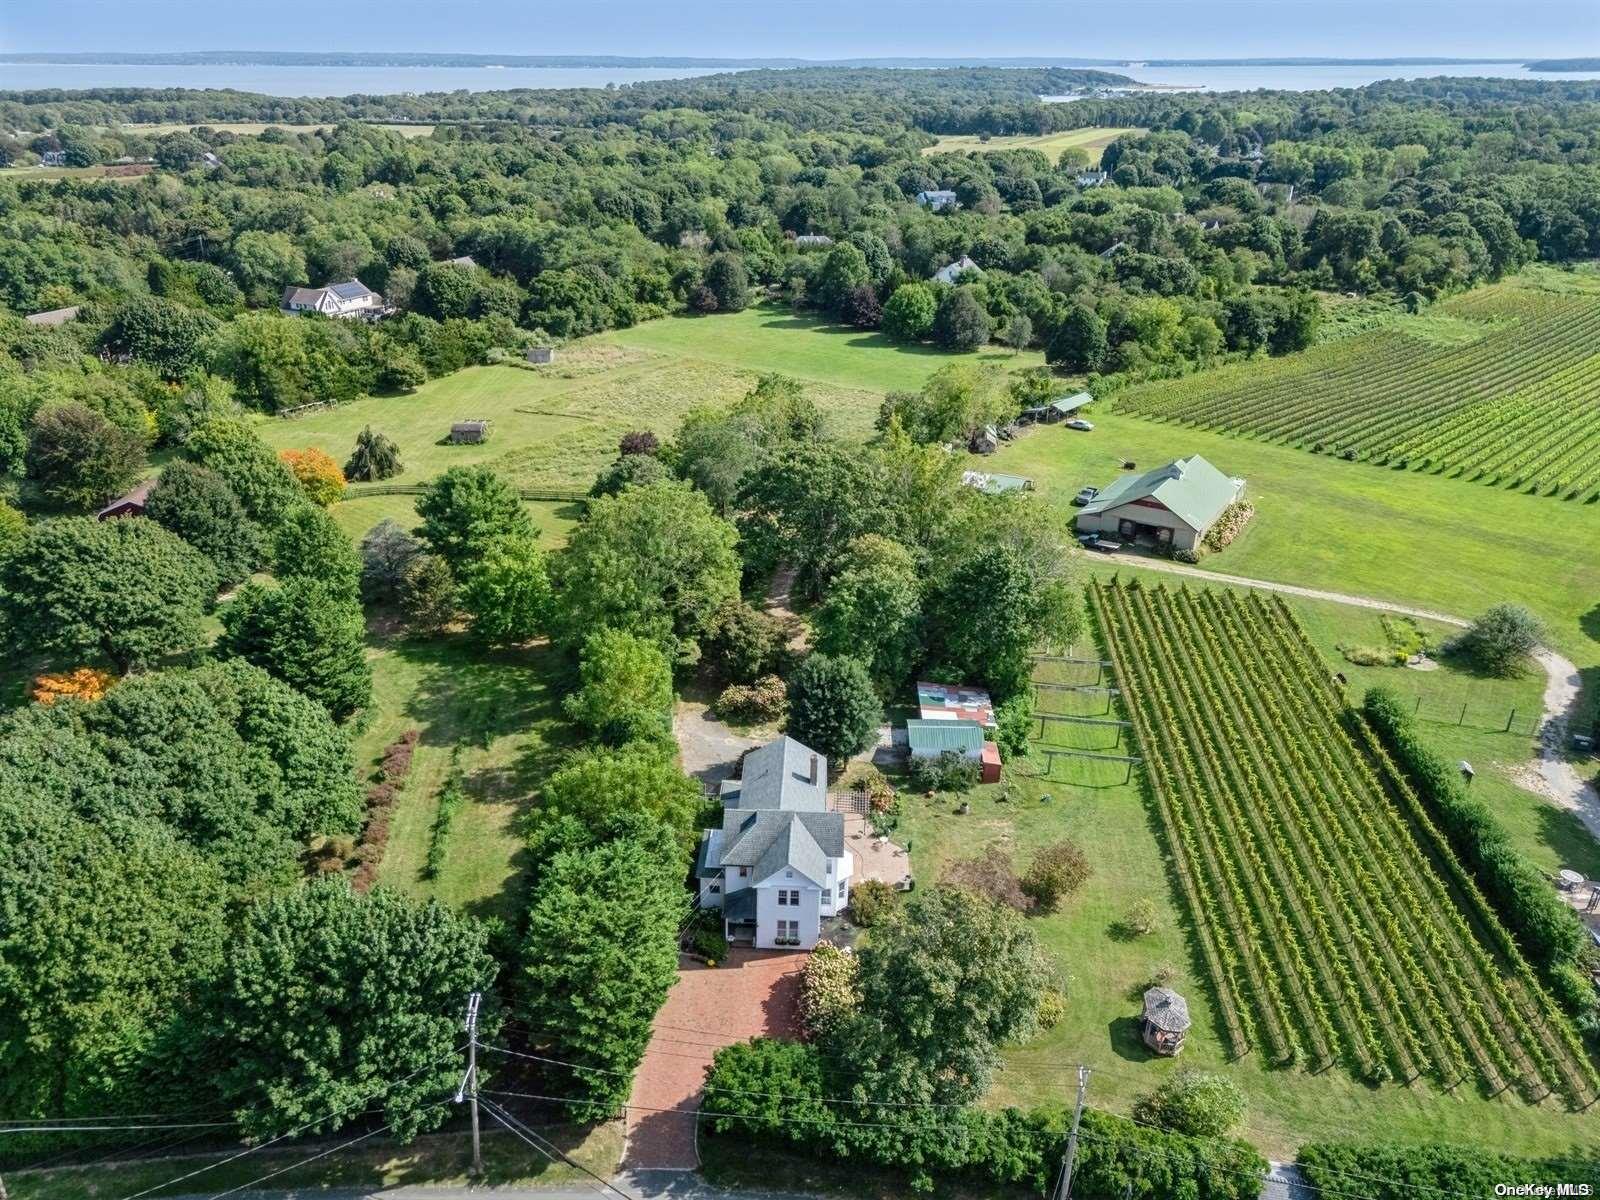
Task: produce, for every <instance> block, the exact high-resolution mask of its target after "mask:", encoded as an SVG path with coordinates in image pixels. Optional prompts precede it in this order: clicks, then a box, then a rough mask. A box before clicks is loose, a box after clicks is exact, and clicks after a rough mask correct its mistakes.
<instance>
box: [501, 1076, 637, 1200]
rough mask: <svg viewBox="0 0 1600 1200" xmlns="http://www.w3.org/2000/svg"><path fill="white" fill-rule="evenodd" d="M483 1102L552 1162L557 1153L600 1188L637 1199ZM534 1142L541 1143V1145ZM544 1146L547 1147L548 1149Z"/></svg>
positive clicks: (626, 1199) (629, 1199)
mask: <svg viewBox="0 0 1600 1200" xmlns="http://www.w3.org/2000/svg"><path fill="white" fill-rule="evenodd" d="M483 1104H484V1107H485V1108H487V1109H489V1115H490V1116H492V1117H494V1119H495V1120H497V1121H499V1122H500V1123H501V1124H502V1125H504V1126H505V1127H506V1128H507V1129H509V1130H511V1132H512V1133H514V1134H516V1135H517V1136H518V1137H521V1138H522V1140H523V1141H525V1142H527V1143H528V1145H530V1146H533V1148H534V1149H535V1150H538V1151H539V1152H540V1153H541V1154H543V1155H544V1156H545V1157H546V1158H549V1159H550V1161H551V1162H552V1163H554V1162H555V1158H554V1157H552V1156H553V1155H559V1156H560V1158H561V1161H562V1162H564V1163H566V1164H567V1165H568V1166H569V1167H575V1168H576V1169H578V1170H579V1171H582V1172H583V1173H584V1174H585V1175H587V1176H589V1177H590V1178H591V1179H594V1180H596V1181H597V1182H598V1183H599V1184H600V1188H604V1189H606V1190H608V1191H612V1192H615V1193H616V1194H617V1195H619V1196H621V1197H622V1200H638V1197H637V1196H632V1195H630V1194H629V1193H627V1192H625V1191H623V1190H622V1189H621V1188H619V1187H618V1186H617V1185H616V1184H614V1183H612V1182H611V1181H610V1180H609V1179H605V1178H603V1177H602V1176H600V1175H596V1174H595V1173H594V1172H593V1171H591V1170H589V1168H588V1167H586V1166H584V1165H583V1164H582V1163H580V1162H579V1161H577V1159H575V1158H573V1157H572V1156H571V1155H569V1154H566V1153H565V1152H563V1151H562V1149H561V1148H560V1147H559V1146H557V1145H556V1144H555V1143H554V1142H552V1141H550V1139H549V1138H545V1137H541V1136H540V1135H539V1134H537V1133H535V1132H534V1131H533V1130H532V1129H531V1128H529V1127H528V1125H527V1124H525V1123H524V1122H522V1121H520V1120H518V1119H517V1118H516V1117H515V1116H513V1115H512V1114H511V1112H510V1111H509V1110H507V1109H505V1108H503V1107H502V1106H500V1105H498V1104H495V1103H493V1102H492V1101H489V1100H485V1101H484V1102H483ZM530 1139H532V1140H530ZM536 1143H542V1145H540V1144H536ZM545 1147H548V1149H546V1148H545ZM589 1186H590V1187H594V1184H590V1185H589ZM595 1190H597V1191H599V1190H600V1189H599V1188H596V1189H595ZM600 1194H601V1195H602V1196H603V1195H605V1192H604V1191H601V1192H600Z"/></svg>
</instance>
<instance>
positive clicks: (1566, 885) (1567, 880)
mask: <svg viewBox="0 0 1600 1200" xmlns="http://www.w3.org/2000/svg"><path fill="white" fill-rule="evenodd" d="M1556 878H1557V879H1558V880H1560V881H1561V890H1562V891H1565V892H1570V891H1572V889H1573V888H1579V887H1582V886H1583V876H1582V875H1580V874H1578V872H1576V871H1574V870H1572V869H1571V868H1570V867H1562V868H1561V870H1559V871H1557V872H1556Z"/></svg>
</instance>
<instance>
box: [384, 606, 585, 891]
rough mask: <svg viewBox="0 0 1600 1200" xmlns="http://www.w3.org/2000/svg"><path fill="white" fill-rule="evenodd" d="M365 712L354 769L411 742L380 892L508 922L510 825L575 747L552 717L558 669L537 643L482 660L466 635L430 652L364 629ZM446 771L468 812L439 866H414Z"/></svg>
mask: <svg viewBox="0 0 1600 1200" xmlns="http://www.w3.org/2000/svg"><path fill="white" fill-rule="evenodd" d="M371 628H372V637H371V639H370V645H371V647H372V648H371V650H370V651H369V653H370V655H371V659H372V668H373V693H374V696H373V706H372V709H371V711H370V716H369V721H368V724H367V726H366V728H365V729H364V730H363V732H362V734H361V738H360V741H359V743H358V745H357V748H356V752H357V762H358V764H359V765H361V766H362V767H363V768H365V767H367V766H368V765H370V764H373V763H375V761H376V760H377V758H378V757H379V756H380V755H381V754H382V751H383V747H384V746H386V745H387V744H389V743H390V742H392V741H394V740H395V739H396V738H398V737H399V736H400V735H401V734H402V733H404V732H405V731H406V730H407V729H413V728H414V729H416V730H418V731H419V734H420V736H419V738H418V742H417V749H416V753H415V756H414V757H413V759H412V767H411V775H410V777H409V778H408V780H407V781H406V788H405V791H404V792H403V793H402V795H401V798H400V800H399V802H398V803H397V805H396V807H395V812H394V818H393V822H392V824H391V827H390V836H389V845H388V849H387V852H386V853H385V855H384V859H383V864H382V867H381V869H380V872H379V880H380V882H383V883H386V884H389V885H390V886H392V887H396V888H399V889H400V890H402V891H406V892H411V893H413V894H415V895H426V896H436V897H438V898H439V899H440V900H443V901H444V902H445V903H447V904H450V905H451V906H453V907H456V908H462V909H465V910H467V911H469V912H474V913H477V914H478V915H495V916H501V917H505V918H507V919H509V920H515V918H516V916H517V911H518V907H519V903H518V898H519V889H520V886H521V878H520V875H521V872H520V867H519V855H520V852H521V849H522V837H521V835H520V831H519V828H518V818H519V816H520V815H521V814H523V813H524V812H525V811H526V810H527V808H528V806H529V805H530V804H531V803H532V802H533V799H534V798H535V797H536V796H537V795H538V790H539V784H540V781H541V780H542V779H543V778H544V777H545V775H546V774H548V773H549V771H550V770H551V769H552V767H553V765H554V764H555V763H556V761H557V760H558V759H559V758H560V756H561V754H562V753H563V752H564V751H565V750H566V749H568V748H570V747H571V746H572V745H574V744H576V741H577V737H576V736H575V734H574V733H573V731H572V730H571V729H570V727H569V726H568V725H567V724H566V722H565V720H564V719H563V717H562V714H561V709H560V695H561V686H560V685H561V683H562V681H563V679H564V671H565V668H564V665H563V662H562V660H561V657H560V655H559V654H558V653H557V652H556V651H554V650H552V649H551V648H550V647H549V646H548V645H546V644H544V643H537V644H535V645H532V646H527V647H522V648H518V649H510V650H487V649H484V648H483V647H481V646H478V645H477V644H475V643H474V642H473V641H472V640H471V639H470V637H469V635H467V634H465V633H460V632H456V633H451V634H447V635H445V636H443V637H441V638H433V639H427V640H420V639H412V638H407V637H404V636H401V635H398V634H394V633H392V632H390V631H389V629H387V628H386V622H385V618H384V617H383V616H381V615H379V616H376V617H374V618H373V620H372V622H371ZM452 765H453V766H454V767H455V768H456V769H459V770H460V771H461V773H462V778H463V783H464V785H465V789H466V792H467V796H468V802H467V804H466V805H465V806H464V807H463V808H462V809H461V811H460V812H459V813H458V814H457V815H456V818H455V821H454V823H453V826H452V830H451V835H450V840H449V843H448V850H447V852H446V855H445V861H444V866H443V868H442V869H441V870H440V872H439V874H438V877H437V878H427V877H426V876H425V874H424V872H423V860H424V857H425V855H426V853H427V849H428V841H429V830H430V828H431V826H432V824H433V818H434V814H435V812H436V811H437V809H438V797H439V792H440V790H441V788H442V787H443V786H444V783H445V780H446V779H447V778H448V776H449V774H450V771H451V769H452Z"/></svg>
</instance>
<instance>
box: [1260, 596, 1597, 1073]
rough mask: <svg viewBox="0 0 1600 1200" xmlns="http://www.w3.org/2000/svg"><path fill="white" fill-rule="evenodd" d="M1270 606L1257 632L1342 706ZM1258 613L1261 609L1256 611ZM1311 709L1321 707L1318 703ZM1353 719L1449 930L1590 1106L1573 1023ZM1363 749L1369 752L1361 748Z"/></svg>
mask: <svg viewBox="0 0 1600 1200" xmlns="http://www.w3.org/2000/svg"><path fill="white" fill-rule="evenodd" d="M1269 603H1270V605H1271V607H1272V608H1273V609H1275V610H1276V611H1277V613H1278V614H1279V620H1278V622H1276V623H1271V622H1261V623H1255V624H1253V636H1257V637H1262V638H1267V637H1276V638H1277V640H1278V643H1279V646H1280V648H1281V649H1282V650H1283V652H1284V654H1285V656H1286V657H1287V658H1288V659H1290V660H1291V661H1294V660H1298V662H1297V663H1296V665H1297V666H1298V668H1299V669H1298V670H1297V671H1296V672H1293V673H1292V677H1293V678H1294V679H1295V680H1296V681H1297V683H1298V686H1300V687H1301V688H1302V689H1304V690H1306V692H1307V693H1308V695H1310V694H1320V695H1321V696H1322V697H1323V698H1324V699H1325V700H1327V701H1329V702H1330V703H1332V704H1333V705H1335V706H1336V707H1337V706H1338V705H1339V704H1341V703H1342V701H1341V700H1340V699H1339V696H1338V693H1337V692H1336V691H1335V690H1334V687H1333V684H1332V682H1331V680H1329V679H1328V678H1327V676H1326V674H1325V673H1318V672H1317V671H1316V664H1315V662H1314V652H1312V651H1310V648H1309V647H1308V646H1306V645H1304V644H1303V643H1300V642H1298V641H1293V640H1290V639H1288V638H1287V637H1286V634H1285V629H1286V626H1285V625H1284V624H1283V622H1286V621H1292V616H1291V615H1290V613H1289V609H1288V606H1287V605H1285V604H1284V602H1283V600H1282V598H1281V597H1273V598H1272V600H1271V601H1270V602H1269ZM1257 611H1261V610H1260V609H1259V608H1258V610H1257ZM1318 681H1320V685H1321V686H1320V688H1319V687H1318V686H1317V683H1318ZM1310 707H1313V708H1315V707H1316V706H1315V705H1314V704H1312V705H1311V706H1310ZM1321 711H1322V714H1323V720H1324V723H1325V724H1326V723H1327V721H1328V710H1327V709H1326V708H1323V709H1322V710H1321ZM1352 724H1353V726H1354V728H1355V729H1356V730H1357V733H1358V742H1359V745H1358V744H1356V743H1350V742H1349V741H1348V739H1345V740H1344V744H1345V746H1346V749H1347V751H1348V754H1347V761H1348V763H1349V764H1350V765H1351V767H1352V768H1353V769H1355V770H1357V771H1359V772H1361V774H1362V776H1363V778H1364V779H1365V780H1366V781H1367V782H1368V783H1369V784H1370V785H1371V786H1372V787H1373V788H1374V789H1376V791H1377V792H1378V793H1380V794H1387V795H1390V796H1392V797H1394V798H1396V799H1397V801H1398V803H1397V804H1391V805H1385V806H1382V807H1381V808H1380V810H1379V811H1380V812H1381V813H1382V815H1383V816H1384V817H1385V818H1386V820H1387V822H1388V824H1389V825H1390V826H1391V827H1392V829H1393V831H1394V836H1396V837H1399V838H1402V839H1410V840H1411V843H1412V845H1414V846H1415V847H1416V848H1417V850H1418V852H1419V853H1420V855H1422V856H1423V857H1425V858H1426V859H1427V860H1428V861H1429V862H1430V863H1431V864H1432V865H1433V867H1434V870H1433V871H1430V872H1426V873H1424V874H1423V875H1422V876H1421V878H1422V879H1423V880H1425V881H1426V882H1427V883H1428V884H1429V885H1430V886H1431V887H1432V888H1433V889H1434V890H1435V892H1436V893H1437V894H1438V896H1439V897H1440V899H1441V900H1442V902H1443V905H1444V907H1443V908H1442V909H1441V911H1443V912H1447V913H1450V914H1452V916H1454V918H1455V920H1454V921H1453V922H1451V923H1450V925H1451V926H1453V928H1447V933H1449V934H1450V935H1451V936H1455V937H1458V938H1463V939H1464V941H1465V945H1464V946H1463V947H1462V949H1464V950H1465V951H1466V952H1467V953H1470V954H1471V955H1472V956H1473V957H1474V958H1475V959H1476V960H1477V961H1478V962H1479V963H1480V964H1481V965H1482V966H1483V968H1484V969H1485V970H1486V971H1487V972H1489V977H1490V979H1491V981H1492V982H1493V983H1494V984H1495V991H1496V995H1497V996H1498V997H1500V998H1501V999H1502V1000H1504V1001H1505V1002H1506V1003H1508V1004H1509V1005H1510V1006H1511V1009H1510V1013H1509V1019H1510V1022H1511V1023H1512V1024H1514V1025H1515V1026H1516V1027H1517V1028H1518V1029H1519V1030H1520V1031H1521V1032H1522V1033H1524V1034H1529V1033H1531V1034H1532V1035H1533V1036H1534V1037H1535V1038H1536V1039H1537V1041H1538V1046H1537V1047H1534V1048H1533V1050H1532V1053H1533V1054H1534V1055H1535V1056H1537V1057H1540V1058H1541V1059H1543V1060H1545V1061H1548V1062H1551V1063H1553V1064H1554V1066H1555V1069H1556V1070H1557V1071H1558V1072H1560V1073H1561V1075H1562V1077H1563V1080H1564V1082H1565V1084H1566V1085H1567V1094H1568V1095H1569V1097H1574V1098H1577V1102H1578V1103H1582V1104H1587V1103H1588V1102H1589V1101H1590V1100H1592V1099H1594V1098H1595V1097H1596V1096H1597V1095H1600V1076H1597V1075H1596V1072H1595V1069H1594V1067H1593V1065H1592V1064H1591V1063H1590V1062H1589V1060H1588V1059H1587V1057H1586V1056H1585V1054H1584V1051H1583V1049H1582V1045H1581V1043H1580V1042H1579V1041H1578V1039H1577V1036H1576V1034H1575V1033H1574V1031H1573V1030H1572V1028H1571V1025H1570V1024H1569V1023H1568V1022H1567V1020H1566V1018H1565V1017H1564V1016H1563V1015H1562V1013H1561V1011H1560V1008H1559V1006H1558V1005H1557V1004H1556V1002H1555V1000H1554V998H1553V997H1552V996H1551V995H1550V994H1549V993H1548V992H1547V991H1545V989H1544V988H1542V987H1541V986H1540V985H1539V982H1538V980H1537V978H1536V977H1535V975H1534V973H1533V970H1532V968H1531V967H1530V966H1529V965H1528V963H1527V961H1526V960H1525V959H1523V957H1522V955H1521V952H1520V951H1519V950H1518V948H1517V946H1516V943H1515V941H1514V940H1513V939H1512V937H1511V935H1510V933H1509V932H1508V931H1507V930H1506V928H1505V926H1504V925H1503V924H1501V922H1500V920H1499V918H1498V917H1496V916H1495V914H1494V911H1493V909H1492V908H1491V907H1490V905H1489V902H1488V901H1487V899H1485V897H1484V896H1483V893H1482V892H1481V891H1479V889H1478V887H1477V885H1476V884H1475V883H1474V882H1473V881H1472V879H1471V877H1470V875H1469V874H1468V873H1467V871H1466V869H1465V868H1464V867H1463V866H1462V865H1461V863H1460V861H1459V859H1457V858H1456V856H1455V852H1454V850H1452V849H1451V847H1450V845H1449V843H1448V842H1447V841H1446V839H1445V838H1444V835H1443V834H1442V833H1440V832H1439V830H1438V828H1437V826H1436V825H1435V824H1434V823H1433V820H1432V818H1431V817H1430V816H1429V815H1428V814H1427V812H1426V810H1425V809H1424V808H1423V806H1422V803H1421V801H1420V799H1419V798H1418V797H1417V795H1416V793H1415V791H1414V790H1412V789H1411V788H1410V787H1409V785H1407V783H1406V782H1405V780H1404V778H1403V777H1402V775H1401V774H1400V772H1399V770H1398V769H1397V768H1396V767H1395V766H1394V764H1393V762H1392V761H1391V760H1390V759H1389V757H1388V755H1387V753H1386V752H1385V751H1384V750H1383V749H1382V747H1381V745H1379V743H1378V742H1377V739H1376V737H1375V735H1374V734H1373V733H1372V731H1371V729H1370V728H1368V726H1367V725H1366V724H1365V723H1364V722H1361V721H1357V720H1354V718H1353V717H1352ZM1328 732H1329V736H1330V738H1336V737H1337V734H1338V732H1339V730H1338V728H1330V729H1329V731H1328ZM1362 750H1364V751H1365V754H1362V753H1361V751H1362ZM1375 763H1376V764H1377V766H1376V767H1375V766H1374V764H1375ZM1495 1032H1496V1033H1498V1034H1503V1033H1504V1028H1503V1027H1497V1028H1496V1030H1495Z"/></svg>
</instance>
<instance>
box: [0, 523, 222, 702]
mask: <svg viewBox="0 0 1600 1200" xmlns="http://www.w3.org/2000/svg"><path fill="white" fill-rule="evenodd" d="M0 569H3V571H4V575H3V577H0V603H3V604H4V605H5V608H6V611H7V619H8V623H9V625H10V628H11V633H12V636H13V637H15V638H23V639H26V641H27V644H28V645H30V646H31V647H33V648H34V649H35V650H42V651H44V652H45V653H48V654H53V655H58V656H61V657H64V658H67V659H70V660H75V661H77V662H82V661H83V660H85V659H105V660H107V661H109V662H110V663H112V664H113V665H114V666H115V667H116V668H117V670H118V671H120V672H122V673H124V674H126V673H127V672H128V671H130V670H131V669H133V668H134V667H137V666H145V665H149V664H151V663H154V662H156V661H157V660H159V659H160V658H162V657H163V656H165V655H168V654H175V653H177V652H179V651H183V650H191V649H194V648H196V647H198V646H199V645H201V643H202V638H203V635H204V629H203V621H204V618H205V615H206V613H207V612H209V611H210V610H211V606H212V602H213V601H214V600H215V598H216V594H217V571H216V568H215V567H214V566H213V565H212V564H211V560H210V559H208V558H207V557H206V556H205V555H204V554H202V553H201V552H200V551H198V550H196V549H195V548H194V547H193V546H191V545H189V543H187V542H185V541H184V540H183V539H181V538H180V537H178V536H177V535H176V534H174V533H171V532H170V531H168V530H167V529H165V528H163V527H162V526H160V525H158V524H156V523H155V522H154V521H142V520H137V519H134V520H114V521H96V520H94V519H93V518H91V517H65V518H62V519H60V520H55V521H44V522H41V523H40V524H38V525H35V526H32V527H31V528H30V529H29V530H28V532H27V536H26V537H25V538H24V539H23V542H22V545H21V546H20V547H19V548H18V549H17V550H16V552H15V553H14V554H13V555H12V556H11V557H10V558H9V559H8V560H7V561H6V562H5V563H4V564H3V567H0Z"/></svg>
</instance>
